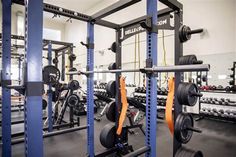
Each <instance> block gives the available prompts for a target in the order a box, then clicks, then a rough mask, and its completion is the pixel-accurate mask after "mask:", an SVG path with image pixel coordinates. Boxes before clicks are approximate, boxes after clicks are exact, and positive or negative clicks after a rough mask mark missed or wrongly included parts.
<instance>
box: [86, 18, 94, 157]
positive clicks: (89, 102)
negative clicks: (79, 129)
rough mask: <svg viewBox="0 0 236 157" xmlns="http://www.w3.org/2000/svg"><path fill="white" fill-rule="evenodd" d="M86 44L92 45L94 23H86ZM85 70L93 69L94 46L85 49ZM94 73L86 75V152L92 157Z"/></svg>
mask: <svg viewBox="0 0 236 157" xmlns="http://www.w3.org/2000/svg"><path fill="white" fill-rule="evenodd" d="M87 33H88V34H87V38H88V43H87V44H88V45H94V24H93V23H91V22H88V24H87ZM87 70H91V71H93V70H94V47H88V49H87ZM93 85H94V74H89V75H87V123H88V130H87V140H88V143H87V144H88V148H87V153H88V156H89V157H94V98H93V94H94V89H93Z"/></svg>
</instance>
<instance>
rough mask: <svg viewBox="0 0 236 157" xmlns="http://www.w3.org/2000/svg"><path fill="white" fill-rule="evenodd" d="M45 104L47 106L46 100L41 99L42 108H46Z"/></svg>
mask: <svg viewBox="0 0 236 157" xmlns="http://www.w3.org/2000/svg"><path fill="white" fill-rule="evenodd" d="M47 106H48V103H47V100H45V99H42V107H43V110H46V108H47Z"/></svg>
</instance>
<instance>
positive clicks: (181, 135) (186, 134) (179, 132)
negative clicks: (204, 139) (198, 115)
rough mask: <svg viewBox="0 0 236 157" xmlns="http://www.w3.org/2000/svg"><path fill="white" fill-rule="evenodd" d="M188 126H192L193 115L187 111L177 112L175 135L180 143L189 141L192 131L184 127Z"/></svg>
mask: <svg viewBox="0 0 236 157" xmlns="http://www.w3.org/2000/svg"><path fill="white" fill-rule="evenodd" d="M188 127H193V117H192V116H191V115H190V114H187V113H181V114H179V115H178V117H177V119H176V121H175V137H176V139H177V140H178V141H179V142H180V143H184V144H186V143H188V142H189V141H190V139H191V137H192V135H193V131H192V130H188V129H186V128H188Z"/></svg>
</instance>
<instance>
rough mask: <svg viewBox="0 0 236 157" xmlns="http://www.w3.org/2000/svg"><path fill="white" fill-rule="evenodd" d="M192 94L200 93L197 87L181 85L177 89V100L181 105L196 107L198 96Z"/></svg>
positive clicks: (191, 84)
mask: <svg viewBox="0 0 236 157" xmlns="http://www.w3.org/2000/svg"><path fill="white" fill-rule="evenodd" d="M191 93H198V89H197V86H196V85H195V84H193V83H185V82H183V83H180V84H179V86H178V89H177V99H178V101H179V103H180V104H181V105H187V106H194V105H195V104H196V102H197V98H198V97H197V96H194V95H192V94H191Z"/></svg>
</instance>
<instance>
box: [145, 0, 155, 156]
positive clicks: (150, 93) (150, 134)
mask: <svg viewBox="0 0 236 157" xmlns="http://www.w3.org/2000/svg"><path fill="white" fill-rule="evenodd" d="M157 2H158V0H147V16H150V17H152V24H153V25H156V24H157ZM156 65H157V33H156V32H147V60H146V67H152V66H156ZM146 89H147V90H146V134H145V136H146V146H148V147H150V151H148V152H147V153H146V157H156V127H157V122H156V117H157V109H156V108H157V99H156V96H157V80H156V78H155V76H154V75H153V74H152V75H147V82H146Z"/></svg>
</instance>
